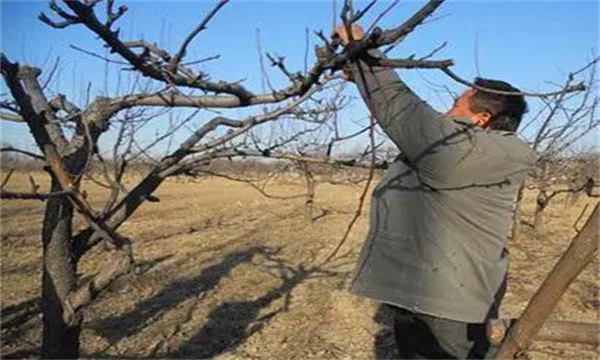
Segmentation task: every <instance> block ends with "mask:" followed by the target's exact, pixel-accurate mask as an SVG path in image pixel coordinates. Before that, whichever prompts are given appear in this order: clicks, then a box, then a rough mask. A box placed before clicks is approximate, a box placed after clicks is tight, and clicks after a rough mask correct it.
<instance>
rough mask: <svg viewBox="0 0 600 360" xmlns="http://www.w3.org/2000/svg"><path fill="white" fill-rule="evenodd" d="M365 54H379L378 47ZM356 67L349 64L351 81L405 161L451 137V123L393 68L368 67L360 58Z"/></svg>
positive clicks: (453, 127)
mask: <svg viewBox="0 0 600 360" xmlns="http://www.w3.org/2000/svg"><path fill="white" fill-rule="evenodd" d="M369 54H370V55H371V56H373V57H376V58H377V57H383V55H382V53H381V52H380V51H379V50H371V51H370V52H369ZM360 67H361V70H362V71H360V70H359V69H358V67H357V66H356V65H352V66H350V67H349V69H348V70H349V71H350V72H351V76H352V80H353V81H354V82H355V83H356V85H357V86H358V89H359V91H360V94H361V96H362V98H363V99H364V101H365V103H366V104H367V106H368V107H369V108H370V110H371V112H372V113H373V116H374V117H375V118H376V120H377V122H378V123H379V125H380V126H381V128H382V129H383V131H384V132H385V133H386V134H387V135H388V136H389V137H390V139H391V140H392V141H393V142H394V143H395V144H396V145H397V146H398V148H399V149H400V151H401V152H402V153H403V154H404V156H405V157H406V158H407V159H408V160H410V161H419V160H424V159H423V158H424V157H425V156H426V155H427V154H428V153H431V152H437V150H439V149H436V147H438V145H441V144H444V143H445V142H446V140H448V139H450V138H452V134H453V133H455V132H456V130H457V126H456V125H455V123H454V122H453V121H452V120H451V119H447V118H445V117H444V116H443V115H442V114H441V113H439V112H437V111H435V110H434V109H433V108H432V107H431V106H429V105H428V104H427V103H426V102H424V101H423V100H421V99H420V98H419V97H418V96H417V95H416V94H415V93H413V92H412V91H411V90H410V89H409V88H408V87H407V86H406V84H404V82H403V81H402V80H400V77H399V76H398V74H397V73H396V71H394V70H392V69H389V68H383V67H377V66H369V65H367V64H366V63H365V62H364V61H360ZM361 73H362V74H361ZM370 104H371V105H372V106H371V105H370Z"/></svg>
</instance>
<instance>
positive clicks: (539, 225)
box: [533, 190, 548, 233]
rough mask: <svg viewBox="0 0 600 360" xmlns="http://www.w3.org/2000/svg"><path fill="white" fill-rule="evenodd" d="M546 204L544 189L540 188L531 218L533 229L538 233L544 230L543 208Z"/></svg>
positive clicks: (546, 197) (546, 198)
mask: <svg viewBox="0 0 600 360" xmlns="http://www.w3.org/2000/svg"><path fill="white" fill-rule="evenodd" d="M547 206H548V196H547V195H546V192H545V191H544V190H540V191H539V193H538V196H537V199H536V205H535V215H534V219H533V230H534V231H535V232H536V233H539V232H541V231H543V230H544V210H546V207H547Z"/></svg>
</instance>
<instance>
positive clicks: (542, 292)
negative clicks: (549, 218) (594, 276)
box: [496, 204, 599, 359]
mask: <svg viewBox="0 0 600 360" xmlns="http://www.w3.org/2000/svg"><path fill="white" fill-rule="evenodd" d="M598 214H599V212H598V204H596V208H595V209H594V211H593V212H592V215H591V216H590V217H589V218H588V220H587V222H586V224H585V225H584V226H583V229H581V231H580V232H579V233H578V234H577V236H576V237H575V239H573V241H572V242H571V245H570V246H569V248H568V249H567V251H566V252H565V253H564V254H563V256H562V257H561V258H560V260H559V261H558V263H557V264H556V265H555V266H554V268H553V269H552V271H551V272H550V275H548V277H547V278H546V280H544V282H543V283H542V286H540V288H539V289H538V291H537V292H536V293H535V295H534V296H533V298H532V299H531V301H530V302H529V304H528V305H527V308H526V309H525V311H524V312H523V315H522V316H521V318H520V319H519V320H517V322H516V323H515V324H514V325H513V326H512V327H511V328H510V329H509V332H508V334H507V336H506V339H505V340H504V342H503V343H502V347H501V348H500V351H499V352H498V354H497V355H496V359H514V358H515V356H516V355H517V354H518V353H519V352H520V351H523V350H525V349H527V347H528V346H529V345H530V344H531V341H532V340H533V338H534V337H535V336H536V335H537V333H538V331H539V330H540V328H541V327H542V325H543V324H544V322H545V321H546V319H547V318H548V316H549V315H550V313H551V312H552V310H553V309H554V307H555V306H556V304H557V303H558V301H559V300H560V298H561V297H562V295H563V294H564V293H565V291H566V290H567V287H568V286H569V285H570V284H571V282H573V280H575V278H576V277H577V275H579V273H581V271H582V270H583V269H584V268H585V267H586V266H587V264H589V263H590V262H591V261H592V260H593V259H594V258H595V257H596V256H597V251H598V233H599V231H598V228H599V224H598Z"/></svg>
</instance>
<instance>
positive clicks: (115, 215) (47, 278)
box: [0, 0, 452, 358]
mask: <svg viewBox="0 0 600 360" xmlns="http://www.w3.org/2000/svg"><path fill="white" fill-rule="evenodd" d="M227 2H228V0H221V1H219V2H218V3H216V5H215V6H214V8H213V9H212V10H211V11H210V12H208V13H207V14H206V15H205V17H204V18H203V19H201V21H200V22H199V24H198V25H197V26H196V27H195V28H194V29H193V30H192V31H191V32H190V34H189V35H188V36H187V37H186V38H185V39H184V40H183V41H182V42H181V45H180V46H179V48H178V50H177V51H176V52H175V53H173V54H170V53H168V52H167V51H165V50H164V49H162V48H160V47H159V46H157V45H155V44H153V43H150V42H147V41H145V40H125V39H123V37H122V35H121V34H120V33H119V31H118V30H114V29H113V25H114V24H115V22H116V21H117V20H118V19H119V18H121V17H122V16H123V15H124V14H125V13H126V11H127V7H126V6H125V5H121V6H119V7H118V8H117V7H116V6H115V3H114V0H107V1H106V2H105V5H104V6H105V9H104V12H105V13H106V15H105V16H104V17H103V18H101V17H99V15H98V14H97V7H98V4H99V3H100V1H99V0H65V1H63V5H59V4H58V3H57V2H55V1H54V0H52V1H50V9H51V11H52V13H53V16H52V17H53V18H54V19H53V18H52V17H50V16H48V15H46V14H41V15H40V20H41V21H43V22H44V23H46V24H48V25H49V26H52V27H54V28H57V29H62V28H66V27H69V26H83V27H85V28H86V29H87V30H88V31H90V32H92V33H93V34H94V35H96V36H97V37H98V38H99V39H100V40H101V41H102V42H103V43H104V44H105V46H106V47H107V48H108V49H109V50H110V52H111V53H114V54H117V55H118V56H119V57H120V60H113V59H107V58H103V57H102V56H101V55H98V54H94V53H90V55H92V56H95V57H100V58H103V59H104V60H105V61H107V62H110V63H111V64H115V65H119V66H126V67H128V68H129V69H130V70H133V71H135V72H137V73H138V74H140V75H142V76H143V77H145V78H147V79H151V81H152V82H153V86H150V87H143V88H141V89H140V87H137V88H135V89H133V90H131V92H130V93H127V94H124V95H119V96H112V97H109V96H98V97H96V98H94V99H88V100H89V101H88V100H86V101H85V103H84V104H77V103H75V102H74V101H72V100H70V99H67V98H66V97H65V96H63V95H58V96H56V97H54V98H50V97H49V96H48V94H49V93H48V92H47V91H45V84H44V83H43V82H42V81H41V77H40V75H41V74H42V71H41V70H40V69H38V68H35V67H32V66H29V65H24V64H19V63H15V62H12V61H11V60H10V59H9V58H8V57H7V56H6V55H5V54H2V59H1V68H2V76H3V79H4V82H5V84H6V87H7V89H8V90H9V94H8V96H7V98H6V99H3V100H2V102H1V106H2V109H3V111H2V112H1V113H0V117H1V118H2V119H4V120H9V121H17V122H23V123H24V124H26V125H27V126H28V128H29V130H30V132H31V134H32V135H33V138H34V141H35V144H36V145H37V147H38V148H39V151H40V153H39V154H34V153H32V154H30V155H33V157H36V158H40V159H43V160H44V161H45V163H46V167H45V169H46V170H47V172H48V173H49V175H50V178H51V186H50V190H49V192H48V193H44V194H40V193H37V191H32V192H31V193H28V194H17V195H19V196H17V198H22V199H23V198H35V199H41V200H46V212H45V217H44V223H43V230H42V234H41V237H42V246H43V281H42V300H41V305H42V306H41V309H42V314H43V343H42V350H41V351H42V357H44V358H76V357H78V355H79V333H80V331H81V324H82V316H83V315H82V312H81V309H82V308H83V307H84V306H86V305H87V304H89V303H90V302H91V301H92V300H93V299H94V298H95V297H96V296H97V295H98V293H99V292H100V291H102V289H104V288H105V287H106V286H107V285H108V284H110V283H111V281H113V280H114V279H115V278H117V277H118V276H120V275H122V274H124V273H126V272H128V271H129V270H130V269H131V267H132V264H133V254H132V251H131V240H130V239H128V238H126V237H124V236H123V235H121V234H119V232H118V228H119V226H120V225H121V224H123V223H124V222H125V221H126V220H127V219H128V218H129V217H130V216H131V215H132V214H133V213H134V212H135V211H136V210H137V209H138V208H139V207H140V205H142V204H143V203H145V202H146V201H157V200H158V199H156V197H155V196H154V195H152V194H153V192H154V191H155V190H156V189H157V188H158V187H159V186H160V185H161V184H162V183H163V181H165V179H167V178H168V177H170V176H174V175H179V174H186V173H188V172H193V171H195V170H197V169H202V168H203V167H206V166H207V165H208V164H210V163H211V161H213V160H215V159H219V158H235V157H248V156H261V157H270V158H280V159H286V160H293V161H304V162H320V163H335V164H337V163H338V162H337V160H333V159H331V158H327V157H324V158H321V159H313V158H311V157H310V156H302V155H298V154H288V153H284V152H282V151H273V150H269V151H265V150H266V149H264V148H263V149H260V150H259V149H256V147H254V148H252V147H249V146H247V144H248V142H247V141H244V140H243V139H244V137H247V136H248V134H249V133H250V131H252V130H253V129H256V128H257V127H258V126H260V125H262V124H265V123H269V122H273V121H282V119H292V118H293V119H298V118H301V117H302V116H303V115H304V114H306V113H312V114H314V115H315V116H319V114H324V113H327V112H329V113H331V109H327V108H326V107H325V108H324V107H323V106H321V104H320V102H319V101H318V99H316V98H315V96H317V93H318V92H319V91H321V90H323V89H324V88H326V87H327V86H328V83H330V82H331V81H333V79H334V78H333V77H332V76H331V74H333V73H334V72H336V71H338V70H341V69H342V68H343V67H344V66H345V65H346V64H348V63H349V62H351V61H353V60H354V59H356V58H357V57H358V56H359V55H360V54H362V53H364V52H365V51H366V50H368V49H371V48H376V47H382V46H393V45H395V44H398V43H399V42H400V41H401V40H402V39H403V38H404V37H406V36H407V35H408V34H409V33H410V32H412V31H413V30H414V29H415V28H416V27H417V26H418V25H420V24H421V23H422V22H423V20H424V19H425V18H427V17H428V16H429V15H430V14H431V13H433V12H434V11H435V10H436V9H437V8H438V7H439V6H440V5H441V3H442V1H441V0H432V1H430V2H429V3H427V4H426V5H424V6H423V7H422V9H420V10H419V11H418V12H417V13H415V14H414V15H413V16H412V17H411V18H409V19H408V20H407V21H406V22H405V23H403V24H401V25H399V26H398V27H396V28H392V29H389V30H385V31H384V30H381V29H380V28H378V27H375V26H373V27H372V29H371V31H370V33H369V35H368V36H367V37H365V39H364V40H362V41H354V42H352V43H351V46H347V47H344V48H342V47H340V41H339V39H337V38H335V37H333V38H329V37H327V36H325V35H323V33H322V32H320V33H318V36H319V37H320V38H321V40H322V41H323V42H324V46H322V47H318V48H317V60H316V61H315V62H314V64H313V65H312V66H311V67H310V68H308V67H307V69H306V71H304V72H298V73H295V72H291V71H289V70H288V69H287V68H286V65H285V63H284V60H283V58H275V57H271V61H272V63H273V64H274V65H275V66H276V67H277V68H279V69H280V70H281V71H282V72H283V73H284V74H285V75H286V76H287V77H288V79H289V85H288V86H286V87H284V88H281V89H272V90H271V91H268V92H265V93H261V94H257V93H254V92H252V91H250V90H249V89H247V88H246V87H244V86H243V85H242V84H241V83H238V82H230V81H213V80H211V79H210V77H209V75H208V74H206V73H203V72H198V71H195V70H193V68H192V67H191V66H192V65H193V64H195V63H197V61H191V62H187V63H186V62H184V59H185V57H186V53H187V50H188V48H189V46H190V44H191V42H192V41H193V40H194V38H195V37H196V36H197V35H198V34H199V33H201V32H202V31H203V30H204V29H205V28H206V27H207V26H208V24H209V22H210V21H211V20H212V19H213V18H214V17H215V15H216V14H217V13H218V12H219V10H220V9H221V8H222V7H223V6H225V5H226V3H227ZM347 3H349V2H347ZM370 8H371V6H370V5H369V6H368V7H367V8H365V9H364V10H363V11H358V12H356V13H354V12H350V13H348V11H347V7H346V11H345V12H343V14H342V15H346V18H345V20H346V22H347V23H349V22H352V21H357V20H359V19H360V17H361V16H362V15H364V13H365V12H366V11H367V10H368V9H370ZM348 14H350V15H351V17H348V16H347V15H348ZM373 25H375V24H373ZM79 51H85V50H82V49H79ZM211 58H213V59H214V57H211ZM206 60H207V59H203V60H202V61H206ZM379 65H385V66H389V67H396V68H445V67H448V66H451V65H452V61H450V60H443V61H430V60H425V59H421V60H415V59H412V58H410V59H388V60H381V61H380V64H379ZM153 87H158V89H156V88H155V89H154V90H152V89H153ZM198 92H202V93H203V94H200V95H199V94H198ZM88 93H89V92H88ZM268 104H271V105H268ZM255 105H262V110H263V111H260V112H259V111H257V112H255V113H254V114H253V115H249V116H247V117H246V118H244V119H231V118H227V117H224V116H215V117H213V118H212V119H211V120H209V121H205V122H203V123H202V124H199V125H198V126H197V127H195V128H193V131H192V133H191V135H189V137H188V138H187V139H186V140H185V141H183V142H181V143H179V144H178V145H177V146H175V150H173V151H170V152H169V153H168V154H167V155H166V156H162V157H158V158H157V157H156V156H155V154H153V153H150V152H149V148H150V147H152V143H151V144H149V145H148V144H146V145H143V144H139V143H137V142H136V138H135V133H136V129H139V128H140V126H144V124H147V123H149V122H150V121H151V120H153V119H155V120H158V121H161V119H164V117H165V113H164V111H163V110H165V109H192V110H193V111H192V112H191V113H190V114H188V117H189V119H188V118H186V117H185V116H183V117H180V118H179V119H177V121H176V122H174V123H173V124H172V126H171V127H170V128H169V129H167V130H166V131H165V133H164V134H163V135H160V136H157V138H156V139H155V140H156V142H160V141H163V140H165V139H168V138H169V134H172V133H173V131H175V130H176V129H177V128H178V126H189V125H190V124H192V119H195V112H196V111H198V112H199V111H203V112H206V111H207V110H206V109H211V108H241V107H251V106H255ZM175 116H177V115H175ZM111 125H112V126H113V127H114V126H115V125H116V127H117V129H118V130H117V132H118V136H117V141H116V143H115V144H114V147H113V150H112V151H113V154H112V155H111V156H107V154H106V152H103V151H101V150H100V149H99V140H100V139H101V136H102V135H103V134H105V133H106V132H107V131H108V129H109V128H110V126H111ZM222 128H226V129H227V131H221V129H222ZM371 132H373V121H371ZM163 136H164V137H163ZM371 138H372V137H371ZM374 148H375V147H374V146H373V144H372V146H371V152H372V153H373V154H374V151H373V149H374ZM12 151H18V152H21V153H23V152H24V151H23V150H19V149H16V150H15V149H13V150H12ZM372 158H373V159H375V156H374V155H373V157H372ZM140 159H143V160H144V163H145V164H147V166H146V168H147V172H146V173H145V174H144V176H143V178H142V179H141V181H140V182H139V183H138V184H137V185H135V186H133V187H131V188H127V187H126V186H124V185H123V178H124V174H125V169H126V168H127V167H128V165H130V164H132V163H136V162H137V163H140V161H138V160H140ZM373 161H374V160H373ZM372 164H374V162H373V163H372ZM95 167H96V168H100V169H101V171H100V172H99V173H100V176H98V175H97V174H98V173H97V172H93V171H91V170H92V169H93V168H95ZM84 178H88V179H90V180H92V181H95V182H97V183H100V184H103V185H105V186H106V187H108V188H109V189H111V192H110V196H109V197H108V198H107V199H106V202H105V204H104V206H103V208H102V209H96V208H94V207H93V206H92V205H90V203H89V202H88V201H87V198H86V193H85V189H83V185H82V184H83V183H82V179H84ZM8 180H9V178H8V177H7V178H5V181H4V182H3V184H2V197H3V198H11V194H10V192H9V191H8V190H6V189H5V186H6V185H7V183H8ZM13 195H14V194H13ZM13 198H14V196H13ZM76 214H79V216H81V217H82V218H83V219H85V221H86V222H87V224H88V227H87V228H86V229H84V230H82V231H79V232H77V231H75V229H73V226H72V224H73V219H74V216H75V215H76ZM100 242H105V243H107V244H110V248H111V249H112V250H111V251H112V252H113V253H114V255H113V257H112V261H110V262H109V263H107V264H106V266H105V267H104V268H102V270H100V271H99V272H98V273H97V274H96V275H95V276H93V277H92V278H91V279H90V280H88V281H85V282H84V283H83V284H80V283H79V282H80V281H79V280H80V279H79V278H78V276H77V266H78V263H79V261H80V260H81V259H82V257H83V256H84V255H85V254H86V253H87V251H88V250H90V249H91V248H92V247H94V246H95V245H97V244H99V243H100Z"/></svg>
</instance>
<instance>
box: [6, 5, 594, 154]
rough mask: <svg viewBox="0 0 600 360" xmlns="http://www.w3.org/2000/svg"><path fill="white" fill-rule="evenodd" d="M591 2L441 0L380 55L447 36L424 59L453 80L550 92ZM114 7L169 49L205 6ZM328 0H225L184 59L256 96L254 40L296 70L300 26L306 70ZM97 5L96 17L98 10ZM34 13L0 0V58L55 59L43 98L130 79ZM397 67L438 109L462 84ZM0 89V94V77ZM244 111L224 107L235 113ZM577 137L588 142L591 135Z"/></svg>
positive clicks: (425, 49) (587, 36)
mask: <svg viewBox="0 0 600 360" xmlns="http://www.w3.org/2000/svg"><path fill="white" fill-rule="evenodd" d="M59 3H60V2H59ZM341 3H342V1H341V0H337V1H335V4H336V5H337V9H336V13H337V14H338V15H339V8H340V7H341ZM599 3H600V2H599V1H593V0H580V1H577V0H570V1H520V0H519V1H517V0H503V1H487V0H447V1H446V2H445V3H444V4H443V5H442V6H441V8H440V9H438V11H437V12H436V13H435V14H434V16H433V17H432V18H431V19H430V20H428V22H427V23H426V24H425V25H423V26H422V27H420V28H418V29H417V30H416V31H415V32H413V33H412V34H411V35H410V36H409V37H408V38H407V39H406V40H405V41H404V42H403V43H402V44H400V46H398V47H397V48H396V49H395V50H394V51H393V52H391V53H390V54H389V56H390V57H392V58H403V57H407V56H410V55H412V54H416V55H417V56H423V55H426V54H428V53H429V52H431V51H432V50H433V49H435V48H436V47H438V46H439V45H440V44H442V43H443V42H447V45H446V46H445V47H444V48H443V49H442V50H441V51H440V52H439V53H437V54H436V56H435V58H437V59H447V58H448V59H453V60H454V61H455V64H456V65H455V66H454V67H453V71H454V72H456V73H458V74H459V75H460V76H461V77H463V78H466V79H472V78H473V77H475V76H483V77H488V78H496V79H502V80H505V81H508V82H510V83H512V84H513V85H515V86H517V87H518V88H520V89H522V90H527V91H546V90H555V88H554V87H553V86H552V83H560V82H563V81H564V79H565V77H566V74H567V73H568V72H569V71H573V70H575V69H578V68H580V67H582V66H583V65H585V64H586V63H587V62H589V61H590V60H591V59H592V58H593V57H594V54H597V52H598V44H599V19H598V17H599ZM117 4H118V5H119V4H126V5H127V6H128V7H129V11H128V12H127V13H126V14H125V15H124V16H123V17H122V18H121V19H120V20H119V21H118V22H117V25H116V27H119V28H120V29H121V36H122V38H123V39H125V40H137V39H141V38H143V39H146V40H148V41H151V42H156V43H157V44H159V45H160V46H162V47H164V48H165V49H166V50H168V51H171V52H173V51H174V50H176V49H177V48H178V47H179V46H180V44H181V42H182V40H183V38H184V37H185V36H186V35H187V34H188V33H189V32H190V31H191V30H192V29H193V28H194V27H195V26H196V25H197V24H198V22H199V21H200V20H201V19H202V18H203V17H204V14H206V13H207V12H208V11H209V10H210V9H212V7H213V6H214V4H215V2H214V1H192V0H188V1H149V0H146V1H139V0H138V1H121V2H119V1H117ZM333 4H334V1H331V0H320V1H317V0H312V1H308V0H303V1H299V0H298V1H289V0H288V1H282V0H280V1H275V0H271V1H254V0H237V1H236V0H232V1H231V2H230V3H228V4H227V5H226V6H225V7H224V8H223V9H222V10H221V11H220V12H219V13H218V14H217V16H216V17H215V18H214V19H213V20H212V21H211V23H210V24H209V27H208V29H207V30H205V31H203V32H202V33H201V34H200V35H199V36H198V37H196V38H195V39H194V41H193V42H192V44H191V45H190V47H189V51H188V55H187V60H195V59H201V58H204V57H207V56H212V55H217V54H218V55H220V56H221V57H220V58H219V59H218V60H215V61H211V62H208V63H204V64H201V65H199V66H198V68H199V69H200V70H203V71H205V72H209V73H210V75H211V78H212V79H213V80H228V81H238V80H243V84H244V85H245V86H246V87H248V88H249V89H250V90H252V91H254V92H262V91H261V89H263V87H264V85H263V84H262V82H261V76H260V67H259V56H258V51H257V38H259V39H260V46H261V48H262V50H263V52H269V53H272V54H279V55H282V56H285V58H286V64H287V66H288V68H290V69H293V70H303V68H304V54H305V51H306V46H305V45H306V31H307V29H308V30H309V43H310V46H309V51H308V54H309V57H308V64H309V67H310V64H312V63H313V61H314V56H313V47H314V45H315V44H318V43H319V40H318V38H317V37H316V36H315V35H314V33H313V32H314V31H315V30H323V31H324V32H325V33H330V32H331V29H332V22H333V20H332V13H333V7H332V5H333ZM365 4H367V2H364V1H355V7H356V8H362V7H364V6H365ZM389 4H391V2H390V1H389V0H381V1H379V3H378V4H377V5H376V6H375V8H374V9H372V10H371V12H370V13H369V14H368V15H367V16H366V17H365V18H364V19H362V20H361V22H362V23H363V24H364V25H365V26H367V25H369V24H370V23H371V22H372V21H373V19H374V17H375V16H376V15H378V14H379V13H381V12H382V11H383V9H385V8H386V7H387V6H388V5H389ZM423 4H424V2H423V1H416V0H404V1H401V2H400V3H399V4H398V5H397V6H396V7H395V8H394V9H393V10H392V11H390V12H389V13H388V14H387V15H386V16H385V17H384V18H383V19H382V20H381V21H380V23H379V26H381V27H382V28H384V29H385V28H389V27H392V26H397V25H398V24H400V23H402V22H403V21H404V20H405V19H407V18H408V16H410V15H411V14H412V13H413V12H414V11H416V10H418V8H420V7H421V6H422V5H423ZM97 8H98V10H97V12H98V13H101V10H102V5H98V6H97ZM40 12H45V13H46V14H47V15H48V16H50V17H52V18H55V17H54V16H53V15H52V12H51V11H50V10H49V9H48V4H47V2H45V1H23V0H0V19H1V22H0V24H1V25H0V26H1V29H0V48H1V50H2V53H3V54H5V55H6V56H7V57H8V58H9V59H10V60H11V61H18V62H21V63H25V64H29V65H33V66H36V67H39V68H41V69H42V70H46V73H48V72H49V69H51V68H52V66H53V64H54V63H55V62H56V60H57V58H60V61H59V65H58V71H57V74H56V76H55V77H54V78H53V81H52V82H51V83H50V85H49V87H48V90H49V91H48V92H49V93H50V95H51V94H56V93H63V94H66V95H67V97H68V98H69V99H71V100H73V101H75V102H76V103H78V104H80V105H82V104H84V103H85V101H86V99H87V91H86V89H87V87H88V84H91V96H92V97H93V96H94V95H115V92H116V85H115V84H117V83H119V84H120V89H121V91H122V89H124V87H125V86H124V85H127V82H128V81H132V80H131V79H128V78H130V77H131V75H130V72H124V71H121V70H119V67H118V66H115V65H107V64H106V63H105V62H104V61H103V60H100V59H97V58H94V57H92V56H90V55H87V54H84V53H82V52H80V51H77V50H75V49H73V48H72V47H71V46H72V45H73V46H77V47H79V48H82V49H85V50H87V51H92V52H95V53H98V54H103V55H104V54H106V55H107V56H110V57H111V58H113V59H116V60H118V57H116V56H112V55H110V54H108V53H107V52H106V50H105V49H104V48H103V47H102V44H101V42H100V41H99V40H98V39H96V38H95V37H94V35H93V34H92V33H91V32H90V31H89V30H87V29H85V28H84V27H83V26H81V25H74V26H70V27H68V28H66V29H62V30H59V29H53V28H50V27H48V26H47V25H45V24H44V23H42V22H41V21H39V20H38V19H37V16H38V14H39V13H40ZM267 71H269V74H270V78H271V82H273V83H274V85H275V86H276V87H282V86H284V85H285V84H286V82H285V79H284V78H283V77H282V76H281V74H279V73H278V72H277V70H276V69H270V68H269V69H267ZM107 74H108V76H106V75H107ZM119 74H120V75H119ZM400 74H401V76H402V77H403V79H404V80H405V81H406V82H407V83H408V84H409V85H410V86H411V87H412V88H413V89H414V90H415V91H416V92H417V93H418V94H419V95H420V96H421V97H422V98H423V99H425V100H426V101H428V102H429V103H430V104H431V105H432V106H433V107H434V108H436V109H438V110H440V111H445V110H447V108H448V107H449V106H450V105H451V102H452V98H451V97H450V96H449V95H448V94H441V93H440V91H439V87H440V86H446V87H448V88H450V89H452V90H453V91H456V92H460V91H462V90H464V88H463V86H461V85H459V84H457V83H455V82H454V81H453V80H451V79H449V78H447V77H446V76H445V75H443V74H441V73H440V72H439V71H438V70H418V71H414V70H402V71H400ZM118 77H119V78H120V79H121V80H120V81H118V80H117V78H118ZM1 92H3V93H4V92H6V87H5V84H4V83H3V82H2V90H1ZM536 106H538V105H537V103H536V101H535V99H533V100H530V107H531V108H534V109H535V107H536ZM248 111H249V110H237V111H233V112H229V113H231V114H233V116H239V117H242V116H244V115H245V114H247V113H248ZM346 111H347V113H345V114H344V115H345V116H347V117H349V118H355V119H359V118H364V117H365V116H366V109H365V107H364V105H363V104H361V103H360V101H356V102H353V103H352V104H351V106H350V108H349V109H348V110H346ZM533 113H534V111H530V114H533ZM207 116H208V115H207ZM201 120H202V119H200V120H199V121H201ZM525 121H526V119H525ZM157 126H159V127H160V125H157ZM354 128H356V125H354V124H353V123H351V122H348V123H347V130H348V131H352V130H353V129H354ZM0 132H1V135H0V136H1V140H2V141H3V142H4V143H10V144H12V145H15V146H21V147H25V148H30V149H31V148H32V147H31V143H32V139H31V136H30V135H29V133H28V131H27V130H26V127H25V125H23V124H15V123H9V122H6V121H0ZM152 133H153V132H152V131H150V132H148V134H147V136H148V137H151V136H152ZM181 136H185V134H182V135H181ZM586 141H591V142H592V143H597V141H598V140H597V134H595V135H594V137H593V138H591V140H590V138H589V137H588V139H587V140H586Z"/></svg>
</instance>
